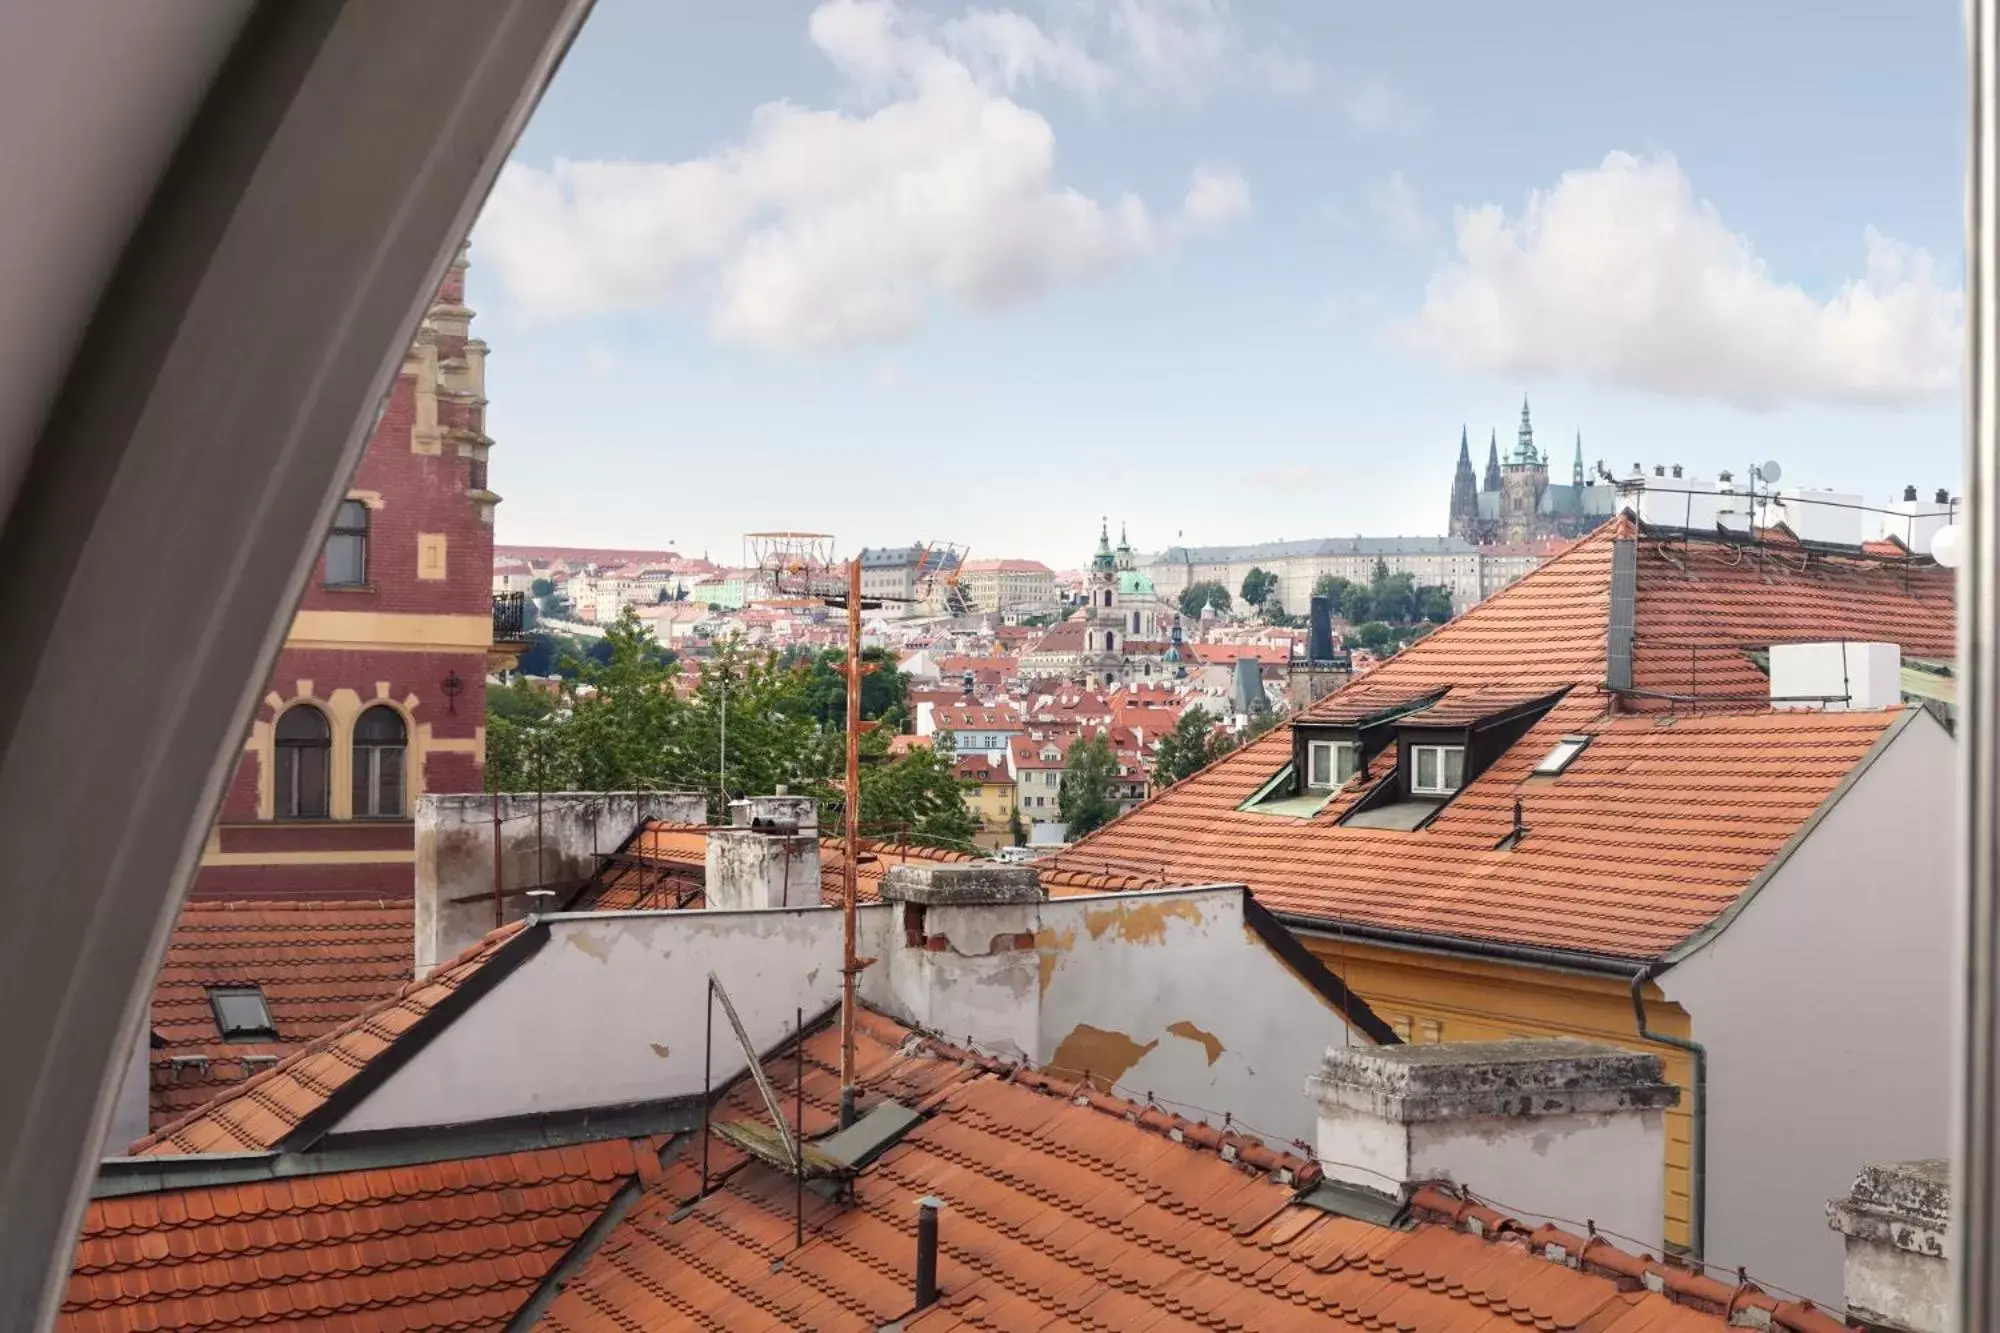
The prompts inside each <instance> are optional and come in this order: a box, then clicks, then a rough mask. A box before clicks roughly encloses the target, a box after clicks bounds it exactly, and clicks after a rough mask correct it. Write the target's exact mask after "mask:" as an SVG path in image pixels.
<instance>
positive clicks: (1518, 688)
mask: <svg viewBox="0 0 2000 1333" xmlns="http://www.w3.org/2000/svg"><path fill="white" fill-rule="evenodd" d="M1335 697H1338V696H1335ZM1554 698H1555V692H1554V691H1552V690H1550V689H1549V688H1548V687H1547V686H1546V685H1454V686H1452V687H1451V688H1450V689H1449V690H1447V691H1445V693H1444V695H1443V696H1442V697H1441V698H1439V699H1437V700H1435V701H1434V702H1432V703H1430V704H1427V705H1425V706H1424V707H1422V708H1419V709H1417V710H1416V711H1415V712H1413V713H1408V714H1406V715H1404V716H1403V717H1401V718H1399V719H1397V720H1398V722H1399V723H1400V724H1401V725H1403V726H1410V727H1469V726H1471V725H1473V724H1474V723H1476V722H1483V721H1485V720H1486V719H1488V718H1490V717H1496V716H1499V715H1501V714H1504V713H1511V712H1514V711H1515V710H1517V709H1520V708H1523V707H1525V706H1527V705H1529V704H1534V703H1539V702H1543V701H1550V702H1553V700H1554Z"/></svg>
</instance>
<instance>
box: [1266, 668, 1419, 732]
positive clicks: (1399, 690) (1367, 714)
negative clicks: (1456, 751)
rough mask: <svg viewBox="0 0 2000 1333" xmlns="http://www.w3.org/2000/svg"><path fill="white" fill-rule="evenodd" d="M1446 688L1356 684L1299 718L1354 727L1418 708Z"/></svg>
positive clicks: (1370, 682)
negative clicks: (1387, 715) (1388, 714)
mask: <svg viewBox="0 0 2000 1333" xmlns="http://www.w3.org/2000/svg"><path fill="white" fill-rule="evenodd" d="M1445 688H1446V687H1444V686H1434V685H1416V684H1397V683H1396V682H1394V681H1384V680H1375V679H1372V678H1371V679H1368V680H1357V681H1355V682H1354V683H1353V684H1352V685H1349V686H1348V687H1347V688H1346V689H1344V690H1341V691H1339V692H1338V693H1336V694H1330V695H1328V696H1327V697H1326V698H1324V699H1321V700H1320V701H1319V702H1318V703H1315V704H1313V705H1312V706H1311V707H1310V708H1307V709H1306V710H1305V711H1304V712H1303V713H1301V714H1300V715H1299V716H1300V718H1301V720H1304V721H1308V722H1325V723H1328V724H1330V725H1333V726H1343V727H1351V726H1356V725H1358V724H1360V723H1363V722H1367V721H1369V720H1371V719H1373V718H1377V717H1381V716H1383V715H1384V714H1387V713H1395V712H1400V711H1402V710H1404V709H1408V708H1415V707H1417V706H1419V705H1421V704H1423V703H1425V702H1427V701H1428V700H1431V699H1432V698H1434V697H1435V696H1436V695H1438V694H1440V693H1441V692H1442V691H1443V690H1444V689H1445Z"/></svg>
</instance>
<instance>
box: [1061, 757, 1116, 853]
mask: <svg viewBox="0 0 2000 1333" xmlns="http://www.w3.org/2000/svg"><path fill="white" fill-rule="evenodd" d="M1117 776H1118V759H1117V756H1115V755H1114V754H1112V753H1111V742H1110V741H1109V740H1107V739H1105V736H1104V733H1103V732H1098V733H1097V734H1095V735H1092V736H1086V737H1083V738H1081V739H1079V740H1077V741H1076V742H1075V743H1074V744H1072V745H1071V746H1070V747H1069V753H1068V754H1067V755H1065V756H1063V773H1062V794H1061V795H1060V796H1059V797H1058V798H1057V807H1058V809H1060V811H1061V812H1062V819H1063V823H1064V824H1065V825H1067V826H1068V836H1069V838H1070V839H1071V840H1072V841H1074V840H1075V839H1077V838H1081V837H1082V836H1083V835H1084V834H1086V833H1089V832H1091V831H1092V830H1094V829H1097V828H1100V827H1102V826H1103V825H1104V824H1106V823H1108V822H1109V821H1110V819H1111V818H1112V816H1114V815H1116V814H1117V813H1118V802H1117V801H1116V800H1115V799H1114V798H1113V797H1112V794H1111V784H1112V782H1113V781H1115V780H1116V779H1117Z"/></svg>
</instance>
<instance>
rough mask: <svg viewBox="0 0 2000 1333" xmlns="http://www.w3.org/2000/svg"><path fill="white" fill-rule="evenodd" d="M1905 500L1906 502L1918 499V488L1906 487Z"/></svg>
mask: <svg viewBox="0 0 2000 1333" xmlns="http://www.w3.org/2000/svg"><path fill="white" fill-rule="evenodd" d="M1903 498H1904V499H1905V500H1915V499H1916V498H1917V488H1916V487H1914V486H1905V487H1904V488H1903Z"/></svg>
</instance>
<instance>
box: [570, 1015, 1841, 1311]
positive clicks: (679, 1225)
mask: <svg viewBox="0 0 2000 1333" xmlns="http://www.w3.org/2000/svg"><path fill="white" fill-rule="evenodd" d="M858 1026H859V1029H860V1040H859V1042H858V1043H857V1044H858V1052H857V1055H858V1061H857V1069H858V1072H859V1075H860V1082H861V1084H862V1088H863V1096H862V1099H861V1102H860V1107H861V1109H862V1111H863V1112H864V1113H865V1112H866V1111H867V1109H868V1108H869V1107H870V1106H872V1105H874V1104H876V1103H878V1102H879V1101H881V1100H884V1099H893V1100H895V1101H897V1102H899V1103H900V1104H902V1105H904V1106H907V1107H910V1108H912V1109H915V1110H918V1111H920V1112H922V1113H923V1114H924V1115H925V1119H924V1120H922V1121H921V1122H920V1123H919V1124H917V1125H916V1126H915V1127H914V1128H912V1129H911V1130H910V1131H909V1132H908V1133H907V1134H906V1135H905V1136H904V1137H903V1138H902V1139H901V1140H900V1141H898V1142H896V1143H895V1144H894V1145H893V1146H891V1147H889V1148H888V1149H887V1151H886V1152H884V1153H883V1154H882V1155H881V1156H880V1157H878V1158H877V1159H876V1160H875V1161H874V1162H873V1163H872V1164H870V1165H869V1166H868V1167H866V1168H865V1169H864V1171H863V1172H862V1175H861V1177H860V1179H859V1180H858V1181H857V1183H856V1187H855V1190H854V1196H853V1201H852V1202H850V1203H837V1202H833V1201H830V1200H827V1199H824V1198H822V1197H821V1196H820V1195H819V1194H818V1193H815V1192H807V1193H806V1194H805V1195H804V1201H805V1202H804V1212H803V1221H804V1228H805V1235H806V1242H805V1245H804V1246H803V1247H802V1248H794V1234H793V1233H794V1211H793V1210H794V1197H795V1196H794V1187H793V1185H792V1183H791V1181H790V1179H789V1178H788V1177H787V1176H785V1175H783V1174H782V1173H780V1172H779V1171H776V1170H774V1169H772V1168H770V1167H767V1166H766V1165H764V1164H763V1163H761V1162H755V1161H750V1160H747V1159H746V1158H745V1157H744V1156H743V1155H742V1154H740V1153H738V1152H736V1151H735V1150H734V1149H733V1148H731V1147H729V1146H728V1145H727V1144H726V1142H724V1141H723V1140H721V1139H719V1138H718V1139H716V1140H714V1141H713V1156H712V1159H711V1165H712V1169H713V1171H714V1175H713V1177H712V1178H711V1189H710V1192H709V1193H708V1194H707V1195H706V1196H702V1195H701V1194H700V1190H699V1183H700V1182H699V1175H698V1172H699V1160H700V1154H699V1152H696V1151H685V1152H683V1153H682V1154H681V1155H680V1156H679V1157H678V1158H677V1159H676V1160H675V1161H674V1162H673V1163H672V1165H671V1166H670V1167H669V1168H668V1170H667V1172H666V1173H665V1174H664V1176H663V1177H662V1178H661V1179H660V1180H659V1181H658V1182H656V1183H654V1184H653V1185H652V1186H650V1187H649V1188H648V1190H647V1192H646V1195H645V1197H644V1198H642V1200H641V1201H640V1202H639V1203H638V1204H637V1205H636V1206H635V1207H634V1208H633V1209H632V1211H631V1212H630V1213H628V1214H627V1215H626V1217H625V1218H624V1219H623V1220H622V1221H621V1222H620V1223H619V1225H618V1226H617V1227H616V1228H615V1229H614V1230H613V1231H612V1233H611V1234H610V1236H609V1237H607V1238H606V1240H605V1242H604V1243H603V1245H602V1246H600V1247H599V1249H598V1250H597V1251H596V1253H595V1254H594V1255H593V1256H592V1257H591V1258H590V1260H589V1261H588V1262H587V1263H586V1264H585V1265H584V1266H583V1268H582V1269H581V1270H580V1271H579V1272H578V1273H577V1274H576V1275H575V1276H574V1277H573V1278H572V1279H571V1280H570V1281H569V1283H568V1284H567V1285H566V1287H565V1289H564V1291H563V1293H562V1295H560V1296H559V1297H558V1298H557V1299H556V1301H555V1303H554V1304H553V1305H552V1306H551V1307H550V1308H549V1310H548V1312H547V1314H546V1315H545V1316H544V1318H543V1321H542V1324H541V1327H544V1328H547V1329H550V1330H554V1333H595V1331H596V1330H621V1331H622V1330H635V1329H643V1328H666V1327H677V1328H678V1327H700V1328H712V1329H732V1330H733V1329H739V1328H741V1329H749V1328H774V1329H775V1328H811V1329H815V1330H827V1331H828V1333H840V1331H842V1330H855V1331H856V1333H872V1331H873V1330H875V1329H878V1328H881V1327H883V1326H884V1325H886V1324H889V1323H891V1322H892V1321H896V1320H901V1321H903V1322H902V1326H903V1327H905V1328H908V1329H910V1330H911V1331H912V1333H917V1331H918V1330H927V1329H952V1328H982V1329H994V1330H1012V1329H1024V1328H1054V1327H1088V1328H1101V1329H1127V1328H1131V1329H1139V1328H1148V1329H1178V1328H1187V1329H1194V1328H1197V1327H1203V1328H1210V1327H1227V1328H1234V1329H1243V1330H1267V1329H1268V1330H1289V1329H1296V1328H1300V1327H1306V1326H1318V1325H1320V1324H1324V1325H1326V1326H1329V1327H1332V1326H1346V1325H1348V1324H1352V1325H1355V1326H1358V1327H1369V1328H1383V1329H1390V1328H1393V1329H1398V1330H1404V1331H1405V1333H1485V1331H1486V1330H1493V1331H1494V1333H1498V1331H1499V1330H1514V1329H1519V1328H1523V1327H1532V1328H1539V1329H1547V1330H1578V1331H1581V1330H1591V1331H1592V1333H1673V1331H1675V1330H1690V1331H1692V1330H1697V1329H1701V1330H1706V1329H1717V1330H1719V1329H1722V1328H1725V1327H1727V1326H1728V1318H1727V1313H1726V1311H1725V1310H1724V1308H1723V1307H1730V1308H1733V1309H1734V1310H1735V1311H1739V1312H1755V1314H1757V1315H1758V1316H1760V1317H1761V1320H1762V1321H1763V1322H1766V1323H1768V1324H1769V1326H1771V1327H1775V1328H1780V1329H1790V1330H1795V1331H1802V1333H1830V1331H1831V1330H1834V1329H1838V1328H1840V1327H1842V1326H1841V1325H1840V1324H1839V1323H1838V1322H1837V1321H1834V1320H1831V1319H1828V1318H1827V1317H1826V1316H1824V1315H1821V1314H1819V1313H1817V1312H1814V1311H1810V1310H1807V1309H1805V1308H1803V1307H1800V1306H1795V1305H1793V1306H1786V1305H1781V1304H1779V1303H1778V1302H1776V1301H1773V1300H1772V1299H1771V1298H1769V1297H1767V1296H1765V1295H1764V1294H1763V1293H1761V1292H1758V1291H1756V1290H1755V1289H1754V1288H1740V1289H1739V1288H1732V1287H1728V1286H1726V1285H1724V1284H1721V1283H1716V1282H1712V1281H1708V1280H1706V1279H1696V1278H1691V1277H1688V1276H1687V1275H1684V1274H1683V1275H1678V1277H1676V1276H1674V1275H1672V1274H1670V1272H1669V1270H1665V1269H1664V1268H1663V1267H1662V1266H1661V1265H1657V1264H1653V1263H1650V1262H1649V1261H1647V1260H1646V1259H1645V1258H1644V1257H1643V1256H1640V1255H1636V1254H1629V1253H1625V1252H1622V1251H1618V1250H1615V1249H1612V1248H1611V1247H1610V1246H1609V1245H1607V1244H1605V1243H1604V1242H1603V1241H1601V1240H1594V1239H1586V1238H1582V1237H1571V1236H1568V1235H1567V1234H1566V1233H1563V1232H1561V1231H1558V1230H1556V1229H1554V1228H1544V1229H1542V1230H1539V1231H1536V1230H1531V1229H1530V1228H1529V1227H1527V1226H1525V1225H1523V1224H1521V1223H1518V1222H1515V1221H1513V1220H1512V1219H1511V1218H1506V1217H1502V1216H1501V1215H1499V1214H1497V1213H1493V1212H1491V1211H1490V1210H1487V1209H1484V1208H1481V1207H1479V1206H1478V1205H1474V1204H1469V1203H1466V1202H1464V1201H1462V1200H1460V1199H1457V1198H1455V1197H1452V1196H1450V1195H1446V1194H1444V1193H1442V1192H1440V1191H1436V1190H1427V1191H1423V1192H1421V1193H1420V1194H1419V1195H1418V1196H1417V1197H1416V1199H1415V1200H1414V1208H1413V1215H1414V1216H1415V1217H1416V1218H1417V1219H1418V1224H1417V1225H1416V1226H1415V1227H1414V1228H1413V1229H1408V1230H1404V1229H1394V1228H1388V1227H1381V1226H1375V1225H1371V1224H1369V1223H1365V1222H1359V1221H1355V1220H1352V1219H1349V1218H1345V1217H1341V1216H1337V1215H1334V1214H1331V1213H1327V1212H1323V1211H1321V1210H1319V1209H1317V1208H1314V1207H1312V1206H1310V1205H1306V1204H1302V1203H1299V1202H1297V1201H1296V1196H1297V1189H1298V1187H1300V1186H1302V1185H1306V1184H1310V1183H1312V1182H1313V1181H1314V1180H1316V1179H1317V1177H1318V1167H1317V1165H1316V1164H1315V1163H1313V1162H1312V1161H1310V1160H1309V1159H1307V1158H1304V1157H1301V1156H1297V1155H1294V1154H1291V1153H1289V1152H1284V1151H1277V1150H1273V1149H1271V1148H1269V1147H1267V1146H1265V1145H1264V1144H1262V1143H1260V1142H1258V1141H1257V1140H1256V1139H1254V1138H1251V1137H1248V1136H1245V1135H1241V1134H1236V1133H1232V1132H1227V1131H1225V1130H1222V1129H1219V1128H1217V1127H1214V1126H1210V1125H1206V1124H1201V1123H1199V1122H1195V1121H1190V1120H1184V1119H1181V1118H1179V1117H1176V1116H1173V1115H1169V1114H1167V1113H1165V1112H1163V1111H1160V1110H1159V1109H1157V1108H1154V1107H1150V1106H1145V1105H1141V1104H1138V1103H1134V1102H1130V1101H1126V1100H1124V1099H1121V1098H1118V1097H1115V1096H1111V1095H1109V1094H1107V1093H1103V1092H1096V1091H1089V1090H1085V1089H1081V1088H1080V1087H1079V1086H1078V1085H1077V1084H1075V1083H1074V1082H1066V1081H1060V1080H1056V1079H1052V1078H1050V1077H1049V1076H1047V1075H1045V1074H1041V1073H1037V1072H1034V1071H1031V1070H1026V1069H1020V1068H1015V1067H1010V1066H1006V1065H1002V1064H999V1063H997V1062H995V1061H992V1060H990V1059H987V1058H985V1057H982V1056H978V1055H975V1054H973V1053H972V1052H969V1051H966V1050H963V1049H960V1048H957V1047H954V1046H951V1045H949V1044H947V1043H944V1042H942V1041H938V1040H935V1039H932V1038H929V1037H925V1036H918V1035H914V1034H912V1033H911V1032H909V1030H907V1029H905V1028H902V1027H901V1026H899V1025H897V1024H895V1023H892V1022H890V1021H888V1020H886V1019H883V1018H881V1017H879V1016H877V1015H874V1014H863V1015H862V1018H861V1022H860V1023H859V1025H858ZM765 1068H766V1070H767V1072H768V1073H769V1075H770V1076H771V1078H772V1081H773V1083H774V1084H775V1085H776V1089H777V1093H778V1099H779V1102H780V1104H781V1105H784V1106H786V1107H790V1106H791V1105H792V1104H793V1099H794V1095H795V1094H794V1091H793V1090H794V1089H795V1088H797V1087H798V1086H799V1084H798V1083H797V1082H796V1081H795V1079H794V1076H793V1073H792V1069H793V1061H792V1060H791V1059H789V1058H785V1057H782V1056H781V1057H779V1058H776V1059H772V1060H769V1061H767V1062H766V1065H765ZM837 1085H838V1071H837V1047H836V1034H835V1033H834V1032H833V1031H832V1030H830V1029H828V1030H822V1031H820V1032H817V1033H812V1034H809V1036H808V1038H807V1043H806V1063H805V1077H804V1082H803V1091H804V1094H805V1097H804V1100H805V1126H806V1135H807V1137H809V1138H810V1137H814V1136H817V1135H818V1134H820V1133H823V1132H825V1131H826V1130H828V1129H830V1128H831V1127H832V1125H833V1123H834V1115H835V1111H836V1097H837ZM762 1114H763V1112H762V1108H761V1107H760V1106H759V1105H757V1104H756V1099H755V1098H754V1097H752V1096H748V1095H745V1090H743V1089H741V1088H739V1089H738V1090H736V1091H735V1092H734V1093H733V1094H732V1096H731V1099H730V1103H729V1109H728V1110H726V1111H725V1112H723V1113H721V1114H720V1115H719V1116H718V1119H726V1118H730V1117H745V1118H761V1116H762ZM927 1194H933V1195H936V1196H938V1197H940V1198H941V1199H943V1200H944V1203H945V1207H944V1210H943V1214H942V1217H941V1225H940V1245H939V1272H938V1279H939V1286H940V1290H941V1299H940V1300H939V1302H938V1304H937V1305H935V1306H933V1307H931V1308H930V1309H928V1310H926V1311H923V1312H922V1313H920V1314H915V1315H913V1314H912V1312H911V1306H912V1301H913V1297H912V1292H913V1286H914V1273H913V1271H912V1270H913V1266H914V1250H915V1245H914V1241H913V1232H914V1208H913V1207H912V1205H913V1203H914V1201H915V1200H916V1199H917V1198H918V1197H920V1196H923V1195H927ZM1473 1225H1477V1226H1478V1227H1480V1228H1481V1229H1482V1230H1483V1231H1484V1232H1485V1235H1483V1236H1482V1235H1475V1234H1471V1233H1470V1231H1469V1230H1466V1229H1461V1228H1462V1227H1469V1226H1473ZM1565 1244H1567V1245H1569V1246H1571V1247H1572V1248H1571V1249H1570V1250H1569V1251H1568V1252H1569V1253H1581V1254H1582V1256H1583V1258H1582V1260H1581V1262H1580V1264H1579V1267H1578V1268H1571V1267H1569V1266H1568V1264H1567V1262H1566V1261H1565V1260H1564V1259H1563V1257H1562V1256H1563V1254H1564V1251H1563V1250H1561V1249H1552V1248H1551V1247H1552V1246H1562V1245H1565ZM1649 1281H1651V1282H1656V1283H1658V1284H1659V1285H1660V1287H1661V1288H1662V1290H1660V1291H1658V1292H1655V1291H1650V1290H1647V1289H1646V1287H1647V1285H1648V1283H1649ZM1696 1284H1699V1285H1696ZM1717 1292H1720V1293H1721V1301H1720V1302H1716V1301H1715V1300H1714V1299H1713V1298H1714V1296H1715V1294H1716V1293H1717Z"/></svg>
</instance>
